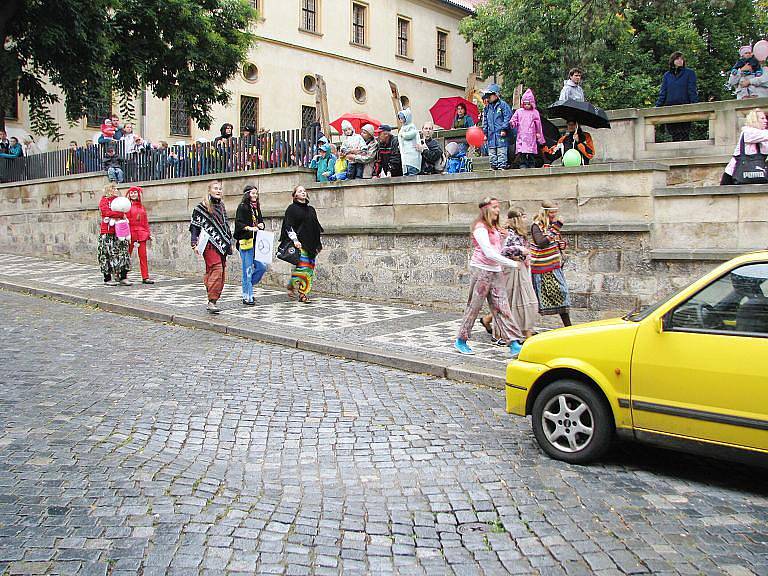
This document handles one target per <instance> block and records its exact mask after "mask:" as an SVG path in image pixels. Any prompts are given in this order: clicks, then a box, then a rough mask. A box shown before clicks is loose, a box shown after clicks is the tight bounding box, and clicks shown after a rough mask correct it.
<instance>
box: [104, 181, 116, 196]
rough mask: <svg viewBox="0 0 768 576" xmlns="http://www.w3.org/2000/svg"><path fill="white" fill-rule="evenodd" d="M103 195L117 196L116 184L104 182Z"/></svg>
mask: <svg viewBox="0 0 768 576" xmlns="http://www.w3.org/2000/svg"><path fill="white" fill-rule="evenodd" d="M103 190H104V196H119V194H118V193H117V184H115V183H114V182H107V183H106V184H104V189H103Z"/></svg>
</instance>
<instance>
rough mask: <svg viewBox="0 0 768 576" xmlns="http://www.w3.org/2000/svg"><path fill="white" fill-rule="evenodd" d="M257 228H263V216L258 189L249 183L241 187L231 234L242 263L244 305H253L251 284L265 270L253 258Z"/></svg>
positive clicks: (263, 266) (256, 280) (264, 267)
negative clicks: (240, 197)
mask: <svg viewBox="0 0 768 576" xmlns="http://www.w3.org/2000/svg"><path fill="white" fill-rule="evenodd" d="M259 230H264V216H262V214H261V205H260V204H259V189H258V188H256V186H253V185H252V184H249V185H247V186H246V187H245V188H244V189H243V199H242V200H241V201H240V204H238V206H237V213H236V214H235V233H234V234H233V237H234V239H235V240H236V241H237V248H238V250H239V251H240V260H241V261H242V264H243V278H242V280H241V286H242V291H243V305H245V306H254V305H255V302H254V301H253V285H254V284H256V283H257V282H258V281H259V280H261V277H262V276H263V275H264V272H265V271H266V265H264V264H263V263H262V262H259V261H257V260H255V258H254V252H255V249H254V238H255V236H256V233H257V231H259Z"/></svg>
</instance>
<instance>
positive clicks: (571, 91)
mask: <svg viewBox="0 0 768 576" xmlns="http://www.w3.org/2000/svg"><path fill="white" fill-rule="evenodd" d="M558 100H576V101H577V102H584V101H585V100H586V98H584V89H583V88H582V87H581V85H580V84H576V82H574V81H573V80H571V79H570V78H568V80H566V81H565V82H563V89H562V90H560V97H559V98H558Z"/></svg>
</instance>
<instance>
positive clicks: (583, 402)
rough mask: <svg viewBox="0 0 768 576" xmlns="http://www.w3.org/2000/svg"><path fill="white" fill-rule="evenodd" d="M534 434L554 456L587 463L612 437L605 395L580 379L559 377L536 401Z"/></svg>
mask: <svg viewBox="0 0 768 576" xmlns="http://www.w3.org/2000/svg"><path fill="white" fill-rule="evenodd" d="M531 413H532V417H533V420H532V424H533V434H534V436H535V437H536V441H537V442H538V443H539V445H540V446H541V447H542V449H543V450H544V451H545V452H546V453H547V454H549V455H550V456H551V457H552V458H555V459H557V460H563V461H565V462H570V463H571V464H586V463H588V462H592V461H594V460H597V459H598V458H600V457H601V456H602V455H603V454H605V451H606V450H608V448H609V447H610V445H611V441H612V439H613V416H612V414H611V410H610V408H609V407H608V404H607V402H606V401H605V398H603V397H602V395H601V394H600V393H599V392H596V391H595V390H594V389H593V388H591V387H590V386H587V385H586V384H584V383H583V382H579V381H577V380H566V379H563V380H556V381H554V382H552V383H551V384H548V385H547V386H545V388H544V389H543V390H542V391H541V392H540V393H539V395H538V396H537V397H536V400H535V402H534V403H533V409H532V411H531Z"/></svg>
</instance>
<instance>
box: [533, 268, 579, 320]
mask: <svg viewBox="0 0 768 576" xmlns="http://www.w3.org/2000/svg"><path fill="white" fill-rule="evenodd" d="M531 277H532V280H533V289H534V290H535V291H536V297H537V298H538V299H539V314H542V315H550V314H564V313H567V312H568V310H569V308H570V307H571V297H570V295H569V294H568V283H567V282H566V281H565V275H564V274H563V270H562V269H561V268H557V269H556V270H552V272H544V273H543V274H535V273H534V274H531Z"/></svg>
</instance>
